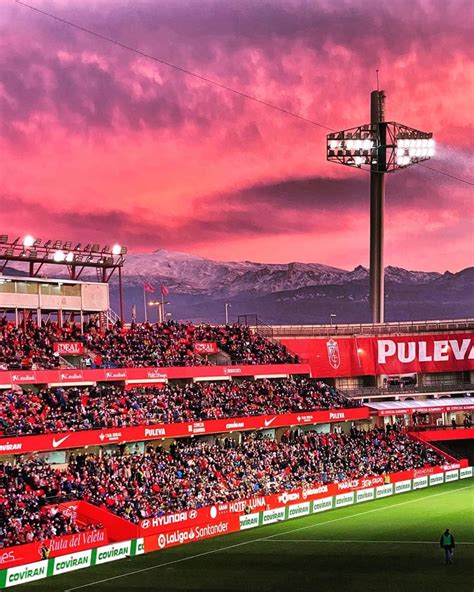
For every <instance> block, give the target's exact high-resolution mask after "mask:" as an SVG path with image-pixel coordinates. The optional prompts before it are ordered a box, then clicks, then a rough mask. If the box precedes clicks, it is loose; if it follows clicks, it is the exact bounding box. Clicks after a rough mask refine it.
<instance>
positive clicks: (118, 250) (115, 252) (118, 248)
mask: <svg viewBox="0 0 474 592" xmlns="http://www.w3.org/2000/svg"><path fill="white" fill-rule="evenodd" d="M121 252H122V247H121V246H120V245H119V244H117V243H116V244H115V245H114V246H113V247H112V255H120V254H121Z"/></svg>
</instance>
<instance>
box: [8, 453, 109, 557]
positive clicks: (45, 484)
mask: <svg viewBox="0 0 474 592" xmlns="http://www.w3.org/2000/svg"><path fill="white" fill-rule="evenodd" d="M66 479H67V475H65V474H64V473H62V472H61V471H59V470H55V469H53V468H52V467H51V466H50V465H48V464H47V463H45V462H44V461H41V460H39V459H33V460H22V461H20V462H18V463H17V464H11V463H0V548H4V547H11V546H13V545H23V544H26V543H32V542H34V541H42V540H46V539H50V538H52V537H56V536H62V535H68V534H74V533H77V532H82V531H84V530H95V529H98V528H103V524H99V523H97V524H87V525H86V524H79V523H78V522H77V521H76V518H75V516H74V514H73V513H71V512H68V511H63V510H61V509H60V507H59V506H58V505H57V504H51V501H50V500H51V498H52V497H55V496H56V497H57V496H63V497H64V492H65V491H67V487H65V486H64V483H65V480H66Z"/></svg>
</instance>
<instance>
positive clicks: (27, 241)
mask: <svg viewBox="0 0 474 592" xmlns="http://www.w3.org/2000/svg"><path fill="white" fill-rule="evenodd" d="M34 244H35V238H34V236H31V234H27V235H26V236H25V237H24V238H23V246H24V247H26V248H27V249H28V248H29V247H32V246H33V245H34Z"/></svg>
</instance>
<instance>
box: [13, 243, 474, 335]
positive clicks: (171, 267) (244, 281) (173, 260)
mask: <svg viewBox="0 0 474 592" xmlns="http://www.w3.org/2000/svg"><path fill="white" fill-rule="evenodd" d="M58 269H61V268H58V267H56V266H45V267H44V273H45V274H46V275H47V276H49V277H54V276H57V275H58ZM10 271H12V272H13V270H10ZM4 273H5V275H8V273H9V272H8V270H5V272H4ZM89 273H90V272H89ZM123 278H124V311H125V316H126V318H127V319H130V317H131V310H132V306H133V305H135V306H136V309H137V318H138V320H143V317H144V313H143V308H144V303H143V283H144V282H145V281H146V282H149V283H151V284H153V285H154V286H155V293H154V294H147V297H148V300H153V299H156V298H161V290H160V286H166V287H167V288H168V290H169V295H167V296H166V300H167V301H168V302H169V304H167V305H166V309H167V311H168V312H171V314H172V318H175V319H185V320H191V321H194V322H199V321H209V322H223V321H224V318H225V312H224V311H225V304H226V303H229V304H230V305H231V307H230V308H229V313H230V320H231V321H235V320H237V318H238V316H239V315H246V314H248V315H257V316H258V317H259V318H260V319H261V320H262V321H263V322H265V323H267V324H300V323H315V324H316V323H328V322H329V319H330V315H336V316H335V318H334V322H337V323H349V322H350V323H364V322H369V320H370V314H369V300H368V292H369V271H368V269H367V268H365V267H363V266H361V265H359V266H358V267H356V268H354V269H353V270H351V271H349V270H345V269H340V268H337V267H330V266H327V265H322V264H320V263H299V262H292V263H282V264H277V263H257V262H253V261H215V260H212V259H206V258H205V257H199V256H197V255H191V254H188V253H181V252H175V251H165V250H158V251H154V252H152V253H130V254H129V255H127V258H126V261H125V266H124V272H123ZM82 279H91V280H92V279H93V280H95V275H90V274H89V275H87V274H84V275H83V278H82ZM385 292H386V320H387V321H408V320H428V319H447V318H465V317H472V316H474V298H473V294H474V267H470V268H467V269H464V270H462V271H459V272H457V273H451V272H449V271H446V272H445V273H438V272H426V271H409V270H406V269H403V268H400V267H391V266H388V267H386V269H385ZM110 293H111V306H112V308H114V310H116V311H118V309H119V297H118V285H117V281H116V278H115V279H113V280H112V282H111V291H110ZM148 313H149V317H150V318H155V317H154V315H156V308H155V309H152V308H151V307H149V310H148Z"/></svg>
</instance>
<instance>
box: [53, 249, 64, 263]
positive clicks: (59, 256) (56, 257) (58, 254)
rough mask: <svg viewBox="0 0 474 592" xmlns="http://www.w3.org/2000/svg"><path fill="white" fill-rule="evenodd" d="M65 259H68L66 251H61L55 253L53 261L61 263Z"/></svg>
mask: <svg viewBox="0 0 474 592" xmlns="http://www.w3.org/2000/svg"><path fill="white" fill-rule="evenodd" d="M65 259H66V255H65V254H64V251H61V250H57V251H54V255H53V261H55V262H56V263H61V262H62V261H64V260H65Z"/></svg>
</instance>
